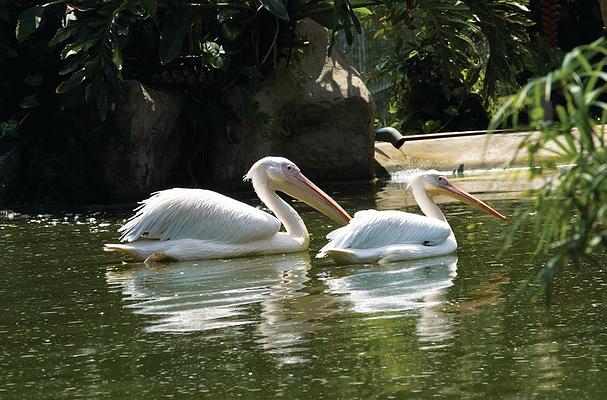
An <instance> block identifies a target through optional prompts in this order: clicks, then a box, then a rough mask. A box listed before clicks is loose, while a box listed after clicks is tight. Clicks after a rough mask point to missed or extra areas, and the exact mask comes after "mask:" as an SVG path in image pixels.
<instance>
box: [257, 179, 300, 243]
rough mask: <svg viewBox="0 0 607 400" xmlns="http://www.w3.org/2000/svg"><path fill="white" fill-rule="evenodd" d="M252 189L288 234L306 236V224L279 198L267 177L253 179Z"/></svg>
mask: <svg viewBox="0 0 607 400" xmlns="http://www.w3.org/2000/svg"><path fill="white" fill-rule="evenodd" d="M253 189H254V190H255V193H257V196H258V197H259V199H260V200H261V201H262V202H263V203H264V204H265V205H266V206H267V207H268V208H269V209H270V210H272V212H273V213H274V215H276V218H278V220H279V221H280V222H282V224H283V225H284V226H285V230H286V231H287V234H288V235H289V236H293V237H298V238H307V237H308V229H307V228H306V224H304V222H303V220H302V219H301V217H300V216H299V214H297V211H295V210H294V209H293V207H291V206H290V205H289V204H288V203H287V202H286V201H284V200H283V199H281V198H280V196H278V195H277V194H276V192H275V191H274V190H272V189H271V188H270V186H269V182H268V181H267V179H263V180H253Z"/></svg>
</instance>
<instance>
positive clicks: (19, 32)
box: [15, 6, 44, 42]
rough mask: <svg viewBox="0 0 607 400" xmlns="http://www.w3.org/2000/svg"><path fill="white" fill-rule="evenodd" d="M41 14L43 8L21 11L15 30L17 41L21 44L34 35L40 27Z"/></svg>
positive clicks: (37, 7) (35, 7) (36, 7)
mask: <svg viewBox="0 0 607 400" xmlns="http://www.w3.org/2000/svg"><path fill="white" fill-rule="evenodd" d="M43 14H44V7H43V6H34V7H32V8H28V9H27V10H25V11H23V12H22V13H21V14H20V15H19V18H18V19H17V28H16V30H15V33H16V36H17V40H19V41H20V42H22V41H24V40H25V39H27V38H28V37H29V36H30V35H31V34H32V33H34V32H35V31H36V29H38V27H39V26H40V22H41V21H42V16H43Z"/></svg>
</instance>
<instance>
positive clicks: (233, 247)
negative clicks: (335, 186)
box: [104, 157, 351, 262]
mask: <svg viewBox="0 0 607 400" xmlns="http://www.w3.org/2000/svg"><path fill="white" fill-rule="evenodd" d="M244 179H245V180H250V181H251V183H252V184H253V188H254V190H255V193H256V194H257V196H258V197H259V199H260V200H261V201H262V202H263V203H264V204H265V205H266V206H267V207H268V208H269V209H270V210H271V211H272V212H273V213H274V215H275V216H273V215H271V214H269V213H267V212H264V211H262V210H259V209H257V208H255V207H252V206H250V205H247V204H245V203H242V202H240V201H237V200H234V199H232V198H230V197H227V196H224V195H222V194H219V193H216V192H213V191H210V190H204V189H183V188H174V189H168V190H163V191H159V192H156V193H153V194H152V196H151V197H150V198H148V199H146V200H144V201H142V202H141V203H140V204H141V205H140V206H139V207H138V208H136V209H135V210H134V211H135V212H136V213H135V215H134V216H133V217H131V218H130V219H129V221H128V222H127V223H126V224H124V225H123V226H122V227H121V228H120V229H119V230H118V231H119V232H121V233H122V236H121V238H120V241H121V242H127V243H121V244H106V245H105V247H104V250H105V251H108V252H119V253H124V254H127V255H129V256H130V257H132V258H133V259H135V260H138V261H142V260H145V261H147V262H151V261H162V260H201V259H215V258H227V257H243V256H250V255H260V254H280V253H293V252H298V251H302V250H306V249H307V248H308V245H309V242H310V238H309V234H308V230H307V229H306V225H305V224H304V222H303V220H302V219H301V217H300V216H299V214H297V212H296V211H295V210H294V209H293V208H292V207H291V206H290V205H289V204H288V203H287V202H286V201H284V200H283V199H282V198H281V197H280V196H279V195H278V194H277V193H276V192H278V191H280V192H284V193H286V194H288V195H290V196H292V197H294V198H296V199H298V200H301V201H303V202H305V203H307V204H308V205H310V206H311V207H313V208H315V209H316V210H318V211H320V212H321V213H323V214H325V215H326V216H328V217H329V218H331V219H332V220H334V221H335V222H338V223H340V224H342V225H343V224H347V223H348V222H349V221H350V219H351V217H350V215H348V213H347V212H346V211H345V210H344V209H343V208H342V207H341V206H340V205H339V204H337V202H335V200H333V199H332V198H331V197H329V195H327V194H326V193H325V192H323V191H322V190H321V189H320V188H319V187H318V186H316V185H315V184H314V183H312V182H311V181H310V180H309V179H308V178H306V177H305V176H304V175H303V174H302V173H301V171H300V170H299V168H298V167H297V166H296V165H295V164H294V163H293V162H291V161H289V160H288V159H286V158H283V157H265V158H262V159H261V160H259V161H257V162H256V163H255V164H253V166H252V167H251V168H250V169H249V172H248V173H247V174H246V175H245V177H244ZM281 225H284V227H285V231H286V232H281V231H280V229H281Z"/></svg>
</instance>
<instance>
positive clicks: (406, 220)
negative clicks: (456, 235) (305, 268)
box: [319, 210, 451, 256]
mask: <svg viewBox="0 0 607 400" xmlns="http://www.w3.org/2000/svg"><path fill="white" fill-rule="evenodd" d="M450 234H451V228H450V227H449V224H448V223H447V222H445V221H440V220H438V219H435V218H429V217H426V216H423V215H417V214H410V213H407V212H402V211H377V210H365V211H359V212H357V213H356V214H354V218H352V220H351V221H350V223H349V224H348V225H346V226H344V227H341V228H339V229H336V230H334V231H332V232H330V233H329V234H328V235H327V239H330V240H331V241H330V242H329V243H327V245H326V246H324V247H323V248H322V249H320V253H319V255H320V256H322V255H324V254H325V252H326V251H327V250H330V249H373V248H378V247H382V246H387V245H393V244H421V245H424V244H425V245H436V244H440V243H442V242H444V241H445V240H446V239H447V238H448V237H449V235H450Z"/></svg>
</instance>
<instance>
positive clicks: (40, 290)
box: [0, 176, 607, 399]
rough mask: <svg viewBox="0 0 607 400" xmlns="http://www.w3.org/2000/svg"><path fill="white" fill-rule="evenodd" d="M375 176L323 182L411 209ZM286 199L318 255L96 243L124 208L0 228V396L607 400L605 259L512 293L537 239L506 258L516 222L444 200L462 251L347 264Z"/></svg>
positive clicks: (362, 202)
mask: <svg viewBox="0 0 607 400" xmlns="http://www.w3.org/2000/svg"><path fill="white" fill-rule="evenodd" d="M492 180H495V179H494V178H492V177H490V176H489V177H486V176H478V177H473V178H466V179H463V180H462V179H460V180H459V182H458V183H461V184H462V185H463V187H464V188H468V189H473V188H477V187H479V182H480V183H482V182H491V181H492ZM380 186H381V187H377V188H375V189H372V188H369V187H368V186H347V187H338V188H335V189H334V190H331V189H330V188H329V189H328V190H327V191H328V192H330V193H332V194H334V196H335V198H336V199H337V200H338V201H339V202H340V203H341V204H342V205H343V206H344V208H346V209H347V210H350V211H355V210H359V209H365V208H371V207H373V208H380V209H387V208H400V209H405V210H408V211H412V212H418V211H417V209H416V208H415V207H414V206H412V203H411V199H410V197H407V196H406V195H405V194H404V192H403V190H404V184H402V183H398V182H393V183H389V184H387V185H383V186H382V185H380ZM480 187H485V189H486V190H483V191H484V192H486V193H484V194H483V195H482V196H481V197H483V198H484V199H486V200H487V202H489V203H490V204H491V205H493V206H494V207H495V208H496V209H498V210H499V211H501V212H503V213H505V214H512V212H513V210H514V209H515V207H516V206H517V205H519V204H520V203H521V200H517V199H516V193H513V192H512V191H499V190H497V191H496V189H495V185H493V186H491V185H485V186H483V185H482V184H480ZM479 190H480V189H479ZM238 197H239V198H241V199H245V200H246V201H247V202H250V203H251V204H255V205H259V201H258V200H256V199H255V198H254V196H252V195H250V194H246V195H241V196H238ZM295 206H296V208H297V209H298V211H299V212H300V213H301V214H302V217H303V219H304V220H305V221H306V223H307V225H308V228H309V230H310V233H311V236H312V242H311V250H310V253H301V254H291V255H277V256H268V257H258V258H244V259H232V260H214V261H198V262H180V263H166V264H165V263H162V264H155V265H145V264H141V263H122V260H121V258H120V256H117V255H115V254H107V253H104V252H103V251H102V250H101V248H102V244H103V243H106V242H115V241H116V240H117V238H118V236H119V235H118V234H117V233H116V229H117V228H118V227H119V226H120V225H121V224H122V223H123V221H124V219H125V218H126V217H128V216H129V215H130V212H129V211H128V210H125V211H124V212H121V213H83V214H69V213H55V214H51V215H39V216H37V215H32V216H21V217H18V218H14V219H3V220H0V271H1V274H0V346H1V347H2V351H1V353H0V399H77V398H84V399H95V398H101V399H155V398H175V399H188V398H196V399H198V398H217V399H231V398H241V399H242V398H244V399H261V398H287V399H430V398H453V399H460V398H505V399H523V398H524V399H528V398H547V399H553V398H589V399H591V398H596V399H602V398H605V396H607V313H606V312H605V310H606V293H607V292H606V289H607V288H606V285H607V281H606V279H605V278H606V274H605V271H606V270H607V260H606V259H605V258H604V257H600V256H599V257H597V258H596V259H595V260H594V261H592V264H590V263H586V264H584V263H582V264H581V265H579V267H570V268H567V269H566V270H565V271H564V272H563V273H561V274H560V275H558V276H557V278H556V280H555V282H554V288H553V301H552V304H551V305H550V306H547V305H546V304H545V303H544V302H542V301H539V302H530V301H528V300H527V298H526V297H525V296H524V295H523V294H521V291H520V288H521V284H522V283H523V282H524V281H525V280H527V279H529V278H530V277H533V276H534V274H535V273H537V271H538V269H539V266H540V265H541V262H539V261H537V260H534V259H533V257H532V255H531V253H532V246H533V240H532V238H530V234H529V232H519V234H518V235H517V239H516V240H515V242H514V247H513V248H512V249H511V250H509V251H508V252H506V254H505V255H504V256H503V257H501V258H499V259H498V258H497V252H498V250H499V249H500V246H501V240H500V236H499V235H500V233H502V232H503V231H504V230H505V229H506V228H507V226H508V224H507V223H504V222H502V221H500V220H498V219H495V218H492V217H491V216H488V215H485V214H482V213H481V212H479V211H477V210H474V209H470V208H468V207H467V206H465V205H461V204H456V203H448V204H444V205H443V206H442V208H443V210H444V211H445V214H446V215H447V218H448V219H449V220H450V222H451V224H452V226H453V229H454V231H455V234H456V236H457V238H458V242H459V250H458V252H457V254H456V255H452V256H447V257H440V258H435V259H427V260H420V261H415V262H401V263H394V264H389V265H383V266H369V265H365V266H339V267H338V266H335V265H333V264H332V263H331V262H330V261H328V260H324V259H322V260H318V259H315V258H314V254H315V251H316V250H318V249H319V248H320V247H321V246H322V245H323V244H324V243H325V241H324V236H325V234H326V233H327V232H329V231H330V230H331V228H333V227H334V226H333V224H332V223H331V222H330V221H329V220H327V219H326V218H324V217H323V216H321V215H319V214H316V213H315V212H312V211H310V210H309V209H308V208H307V207H306V206H305V205H302V204H300V203H295Z"/></svg>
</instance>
